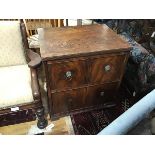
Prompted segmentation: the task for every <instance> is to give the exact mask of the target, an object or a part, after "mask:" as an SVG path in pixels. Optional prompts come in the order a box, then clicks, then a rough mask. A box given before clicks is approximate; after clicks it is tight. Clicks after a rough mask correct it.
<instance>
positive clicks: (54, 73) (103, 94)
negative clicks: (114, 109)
mask: <svg viewBox="0 0 155 155" xmlns="http://www.w3.org/2000/svg"><path fill="white" fill-rule="evenodd" d="M39 40H40V53H41V57H42V60H43V64H44V67H45V72H46V79H47V90H48V102H49V110H50V115H51V118H56V117H60V116H63V115H68V114H70V113H75V112H80V111H85V110H89V109H93V108H97V107H109V106H110V105H111V101H112V99H113V96H114V95H115V93H116V92H117V89H118V88H119V85H120V82H121V79H122V76H123V73H124V69H125V65H126V62H127V59H128V55H129V51H130V49H131V47H130V45H129V44H128V43H126V42H125V41H124V40H122V39H121V38H120V37H119V36H118V35H117V34H115V33H114V32H113V31H112V30H111V29H110V28H108V27H107V26H105V25H89V26H77V27H64V28H52V29H49V28H47V29H40V30H39Z"/></svg>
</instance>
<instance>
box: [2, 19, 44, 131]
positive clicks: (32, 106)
mask: <svg viewBox="0 0 155 155" xmlns="http://www.w3.org/2000/svg"><path fill="white" fill-rule="evenodd" d="M20 31H21V36H22V39H23V40H22V41H23V47H24V51H25V56H26V58H27V63H28V66H29V68H30V71H31V88H32V95H33V99H34V101H33V102H30V103H24V104H23V103H21V104H18V105H13V106H7V107H3V108H0V126H5V125H12V124H16V123H23V122H26V121H30V120H32V119H33V120H34V119H36V116H37V118H38V123H37V126H38V127H39V128H40V129H43V128H45V127H46V126H47V120H46V119H45V117H44V108H43V105H42V101H41V94H40V90H39V82H38V75H37V69H38V67H39V66H40V65H41V58H40V56H39V54H37V53H34V52H33V51H32V50H30V49H29V47H28V42H27V36H26V29H25V25H24V23H23V22H22V21H20ZM4 55H5V54H4ZM19 76H20V75H19ZM19 78H20V77H19ZM21 91H22V90H21ZM13 108H17V110H15V111H13V110H12V109H13ZM35 115H36V116H35Z"/></svg>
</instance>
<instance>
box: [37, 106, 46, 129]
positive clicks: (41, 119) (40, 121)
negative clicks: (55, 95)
mask: <svg viewBox="0 0 155 155" xmlns="http://www.w3.org/2000/svg"><path fill="white" fill-rule="evenodd" d="M36 115H37V118H38V123H37V126H38V128H39V129H44V128H45V127H46V126H47V124H48V122H47V119H46V118H45V116H44V108H39V109H37V111H36Z"/></svg>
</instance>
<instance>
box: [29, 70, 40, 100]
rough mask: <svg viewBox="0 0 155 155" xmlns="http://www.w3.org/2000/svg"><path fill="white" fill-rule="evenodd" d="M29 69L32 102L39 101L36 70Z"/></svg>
mask: <svg viewBox="0 0 155 155" xmlns="http://www.w3.org/2000/svg"><path fill="white" fill-rule="evenodd" d="M30 69H31V88H32V94H33V98H34V100H40V99H41V94H40V89H39V82H38V77H37V70H36V69H33V68H30Z"/></svg>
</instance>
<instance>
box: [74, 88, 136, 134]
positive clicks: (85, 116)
mask: <svg viewBox="0 0 155 155" xmlns="http://www.w3.org/2000/svg"><path fill="white" fill-rule="evenodd" d="M117 98H118V100H117V101H115V102H117V106H115V107H111V108H107V109H98V110H92V111H89V112H83V113H78V114H73V115H71V120H72V123H73V127H74V131H75V134H76V135H96V134H97V133H99V132H100V131H101V130H102V129H103V128H104V127H106V126H107V125H108V124H109V123H111V122H112V121H113V120H114V119H116V118H117V117H118V116H119V115H121V114H122V113H123V112H124V111H126V110H127V109H128V108H129V107H130V106H131V105H132V103H133V101H132V99H131V98H132V96H131V95H130V94H129V93H128V92H127V91H126V90H125V88H124V87H121V88H120V90H119V94H118V96H117Z"/></svg>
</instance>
